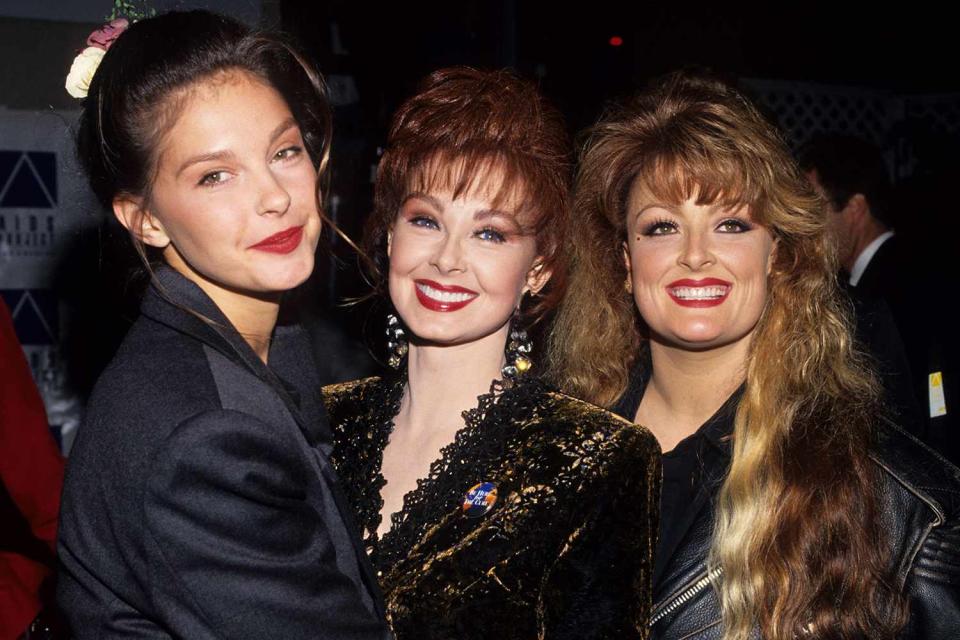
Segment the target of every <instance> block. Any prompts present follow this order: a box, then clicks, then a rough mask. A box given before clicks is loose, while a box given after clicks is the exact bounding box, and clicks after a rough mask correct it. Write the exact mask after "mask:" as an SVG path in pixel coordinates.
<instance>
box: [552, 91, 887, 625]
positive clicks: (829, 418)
mask: <svg viewBox="0 0 960 640" xmlns="http://www.w3.org/2000/svg"><path fill="white" fill-rule="evenodd" d="M637 180H639V181H641V182H642V184H643V185H644V187H645V188H647V190H648V191H649V192H650V193H651V194H652V195H654V196H655V197H657V198H659V199H662V200H665V201H669V202H674V203H677V204H679V203H681V202H683V201H685V200H686V199H688V198H691V197H693V198H696V202H697V204H714V203H718V202H719V203H722V204H724V205H728V206H737V205H747V206H748V207H749V209H750V212H751V215H752V216H753V219H754V220H755V221H756V222H758V223H759V224H761V225H764V226H765V227H766V228H767V229H769V230H770V232H771V233H772V234H773V236H774V238H776V239H777V245H778V246H777V251H776V256H775V258H774V263H773V266H772V270H771V273H770V276H769V282H768V291H769V293H768V298H767V301H766V305H765V308H764V310H763V312H762V314H761V317H760V320H759V322H758V324H757V326H756V328H755V331H754V333H753V336H752V339H751V346H750V351H749V355H748V357H747V362H746V367H745V369H746V392H745V394H744V397H743V399H742V401H741V402H740V405H739V407H738V410H737V414H736V418H735V422H734V432H733V455H732V461H731V465H730V469H729V471H728V473H727V476H726V479H725V481H724V483H723V486H722V487H721V489H720V493H719V497H718V503H717V518H716V522H715V528H714V534H713V540H712V546H711V551H710V557H709V559H708V564H709V566H710V567H711V568H717V567H719V568H721V569H722V572H723V577H722V580H721V581H720V582H719V584H718V585H717V589H718V592H719V597H720V602H721V607H722V612H723V621H724V638H725V640H746V638H748V637H749V634H750V632H751V630H752V629H754V628H755V627H759V629H760V631H761V633H762V635H763V637H764V638H768V639H771V640H781V639H782V640H792V639H793V638H796V637H802V638H862V637H869V638H893V637H894V635H895V633H896V630H897V629H898V628H900V627H901V626H902V625H903V623H904V621H905V604H904V601H903V598H902V596H901V595H900V594H899V593H898V591H897V590H896V589H894V588H893V587H892V581H891V580H890V579H889V578H888V571H887V569H886V567H885V558H884V549H885V545H884V544H883V537H882V532H881V531H880V530H879V526H878V517H877V516H878V514H877V500H876V495H875V491H876V489H875V487H876V484H875V481H874V475H873V474H874V471H873V468H872V466H871V464H870V462H869V459H868V451H869V448H870V441H871V432H872V425H873V424H874V421H875V419H876V416H877V412H878V401H877V395H878V391H877V388H878V387H877V383H876V381H875V379H874V375H873V374H872V373H871V371H870V369H869V367H868V366H866V364H865V363H864V360H863V358H862V356H861V355H859V354H858V352H857V351H856V350H855V348H854V346H853V341H852V338H851V320H850V313H849V310H848V308H847V305H846V304H845V303H844V302H843V301H842V298H841V297H840V294H839V291H838V289H837V283H836V278H835V273H836V259H835V255H834V248H833V246H832V244H831V242H830V241H829V239H828V236H827V233H826V228H825V223H826V220H825V215H824V213H823V209H822V203H821V202H820V200H819V199H818V197H817V196H816V195H815V193H814V192H813V191H812V190H811V188H810V187H809V185H808V183H807V181H806V180H805V178H804V176H803V175H802V174H801V173H800V171H799V170H798V169H797V167H796V164H795V163H794V161H793V160H792V159H791V157H790V154H789V152H788V151H787V148H786V146H785V145H784V143H783V141H782V139H781V137H780V136H779V134H778V132H777V131H776V129H775V128H774V127H773V126H771V125H770V124H769V123H768V122H767V120H766V119H765V118H764V117H763V116H762V115H761V114H760V113H759V111H758V110H757V109H756V108H755V107H754V106H753V105H752V104H751V103H750V101H749V100H748V99H746V98H745V97H744V96H742V95H741V94H740V93H738V92H737V91H736V90H735V89H733V88H731V87H729V86H727V85H725V84H723V83H720V82H718V81H715V80H711V79H708V78H704V77H695V76H690V75H687V74H675V75H672V76H669V77H667V78H666V79H664V80H661V81H660V82H659V83H657V84H656V85H655V86H654V87H653V88H652V89H650V90H649V91H647V92H645V93H644V94H641V95H640V96H638V97H637V98H636V99H634V100H633V101H631V102H629V103H626V104H624V105H622V106H621V107H619V108H616V109H614V110H612V111H610V112H609V113H608V114H607V115H606V116H605V117H604V118H603V119H602V120H601V122H600V123H599V124H597V125H596V126H595V127H594V128H593V129H592V130H591V131H590V134H589V137H588V138H587V140H586V143H585V145H584V148H583V151H582V154H581V164H580V168H579V174H578V179H577V192H576V196H575V204H574V218H575V222H574V227H573V233H571V237H572V238H575V240H576V244H574V245H573V246H571V247H570V250H571V253H572V256H571V257H572V271H571V274H570V285H569V290H568V293H567V296H566V298H565V299H564V301H563V303H562V304H561V307H560V309H559V311H558V315H557V318H556V320H555V324H554V327H553V332H552V335H551V339H550V346H549V349H550V354H549V355H550V361H551V362H550V367H551V369H550V371H551V376H552V377H553V379H554V381H555V382H556V383H557V384H559V385H560V386H561V387H562V388H563V389H564V390H565V391H567V392H569V393H571V394H573V395H576V396H579V397H582V398H584V399H587V400H590V401H592V402H594V403H597V404H599V405H602V406H608V407H609V406H611V405H612V404H613V403H614V402H615V401H616V400H617V399H618V398H619V397H620V396H621V395H622V394H623V392H624V391H625V389H626V387H627V384H628V379H629V372H630V370H631V367H632V366H633V364H634V362H635V361H636V359H637V358H638V357H639V354H640V353H641V351H642V349H643V348H644V337H643V336H644V334H645V330H644V326H643V322H642V318H639V316H638V314H637V311H636V308H635V306H634V304H633V299H632V297H631V296H630V294H629V293H628V292H627V291H625V288H624V282H625V279H626V277H627V271H626V267H625V265H624V263H623V249H622V247H623V242H624V240H625V239H626V231H625V229H626V215H625V201H626V197H627V193H628V191H629V189H630V187H631V185H632V184H633V183H634V182H635V181H637Z"/></svg>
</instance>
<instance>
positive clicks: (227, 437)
mask: <svg viewBox="0 0 960 640" xmlns="http://www.w3.org/2000/svg"><path fill="white" fill-rule="evenodd" d="M187 308H189V309H192V310H195V311H196V312H198V313H200V314H202V315H203V316H205V317H206V318H208V319H210V320H212V323H211V322H205V321H204V320H202V319H200V318H198V317H197V316H196V315H195V314H193V313H190V312H189V311H187V310H186V309H187ZM141 312H142V316H141V317H140V318H139V319H138V320H137V322H136V323H135V324H134V326H133V327H132V328H131V330H130V332H129V334H128V335H127V337H126V339H125V340H124V342H123V344H122V345H121V347H120V350H119V351H118V353H117V355H116V357H115V358H114V360H113V362H112V363H111V364H110V366H109V367H108V368H107V370H106V371H105V372H104V374H103V375H102V377H101V378H100V380H99V382H98V383H97V386H96V388H95V389H94V393H93V396H92V398H91V401H90V405H89V410H88V414H87V417H86V420H85V422H84V425H83V426H82V427H81V429H80V432H79V435H78V437H77V441H76V443H75V444H74V447H73V450H72V453H71V456H70V460H69V463H68V469H67V479H66V485H65V488H64V494H63V502H62V510H61V528H60V540H59V545H58V553H59V557H60V562H61V576H60V584H59V592H58V599H59V602H60V604H61V606H62V608H63V609H64V611H65V613H66V615H67V617H68V620H69V622H70V624H71V626H72V630H73V632H74V634H75V636H76V637H77V638H80V639H83V638H118V637H133V636H135V637H137V638H169V637H184V638H191V639H193V638H336V639H338V640H339V639H344V640H346V639H361V638H362V639H372V638H381V639H382V638H386V637H388V632H387V631H386V627H385V624H384V622H383V610H382V604H381V601H380V596H379V593H378V591H377V586H376V581H375V579H374V578H373V576H372V572H371V570H370V568H369V565H368V563H367V560H366V558H365V556H364V554H363V553H362V551H361V549H360V547H359V544H358V539H357V536H356V535H354V534H355V529H354V527H353V524H352V521H351V520H350V516H349V515H347V514H348V510H347V509H345V508H343V507H344V504H345V502H344V499H343V498H342V497H341V494H340V490H339V488H338V485H337V479H336V476H335V473H334V471H333V469H332V467H331V466H330V464H329V462H328V460H327V453H329V451H330V432H329V430H328V427H327V426H326V418H325V415H324V413H323V408H322V405H321V404H320V401H319V397H318V393H317V389H318V381H317V378H316V372H315V369H314V367H313V364H312V362H311V359H310V355H309V354H310V350H309V347H308V345H307V343H306V341H305V339H304V337H303V335H302V334H301V333H300V332H299V331H298V330H295V329H287V330H285V329H284V328H278V329H277V331H276V333H275V336H274V341H273V344H272V346H271V351H270V357H269V364H270V366H269V368H268V367H267V366H265V365H264V364H263V363H262V362H261V361H260V360H259V359H258V358H257V357H256V355H255V354H254V352H253V351H252V350H251V349H250V347H249V346H248V345H247V344H246V343H245V342H244V341H243V339H242V338H241V337H240V335H239V334H238V333H237V332H236V330H234V329H233V328H232V327H231V326H230V324H229V323H228V321H227V320H226V318H225V317H224V316H223V315H222V314H221V313H220V311H219V310H218V309H217V307H216V306H215V305H214V304H213V302H212V301H211V300H210V299H209V298H208V297H207V296H206V295H205V294H204V293H203V292H202V291H201V290H200V289H199V288H198V287H196V286H195V285H194V284H193V283H191V282H189V281H188V280H186V279H185V278H183V277H182V276H180V275H179V274H177V273H176V272H174V271H172V270H170V269H167V268H164V269H161V270H160V271H159V272H158V274H157V283H156V284H154V285H153V286H152V287H151V288H150V290H149V291H148V292H147V295H146V297H145V299H144V302H143V305H142V308H141Z"/></svg>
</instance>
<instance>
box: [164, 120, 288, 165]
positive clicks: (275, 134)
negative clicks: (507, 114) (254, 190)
mask: <svg viewBox="0 0 960 640" xmlns="http://www.w3.org/2000/svg"><path fill="white" fill-rule="evenodd" d="M296 126H297V121H296V120H294V118H293V117H292V116H291V117H289V118H287V119H285V120H284V121H283V122H281V123H280V124H278V125H277V126H276V127H274V129H273V131H271V132H270V137H269V142H268V146H269V145H271V144H273V143H274V142H276V141H277V138H279V137H280V136H282V135H283V134H284V133H286V132H287V131H289V130H290V129H291V128H293V127H296ZM234 157H236V154H234V153H233V152H232V151H229V150H223V151H211V152H210V153H201V154H199V155H195V156H192V157H190V158H187V159H186V160H185V161H184V162H183V164H181V165H180V168H179V169H177V173H176V175H177V176H179V175H180V174H181V173H183V172H184V171H186V170H187V168H189V167H191V166H193V165H195V164H199V163H201V162H209V161H211V160H227V159H229V158H234Z"/></svg>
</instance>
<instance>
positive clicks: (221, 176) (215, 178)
mask: <svg viewBox="0 0 960 640" xmlns="http://www.w3.org/2000/svg"><path fill="white" fill-rule="evenodd" d="M304 152H305V149H304V147H303V146H301V145H297V144H294V145H290V146H289V147H284V148H283V149H280V150H279V151H277V152H276V153H275V154H273V158H272V159H271V162H280V163H288V162H292V161H294V160H296V159H298V158H299V157H300V156H302V155H303V154H304ZM229 179H230V171H227V170H225V169H218V170H216V171H208V172H207V173H205V174H204V175H203V176H202V177H201V178H200V179H199V180H198V181H197V186H198V187H215V186H217V185H219V184H223V183H224V182H227V181H228V180H229Z"/></svg>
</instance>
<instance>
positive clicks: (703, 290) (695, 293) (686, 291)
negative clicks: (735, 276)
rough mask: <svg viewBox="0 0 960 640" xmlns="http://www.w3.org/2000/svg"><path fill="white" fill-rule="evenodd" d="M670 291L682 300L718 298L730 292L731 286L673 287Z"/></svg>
mask: <svg viewBox="0 0 960 640" xmlns="http://www.w3.org/2000/svg"><path fill="white" fill-rule="evenodd" d="M668 291H669V292H670V295H672V296H673V297H674V298H679V299H681V300H717V299H719V298H723V297H724V296H726V295H727V294H728V293H730V287H724V286H713V287H673V288H671V289H668Z"/></svg>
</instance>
